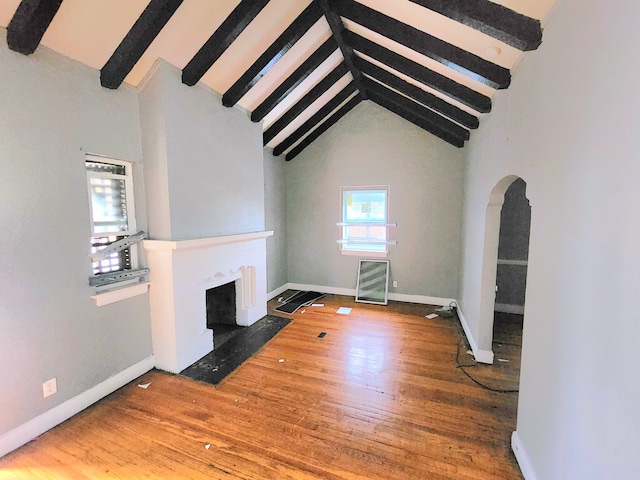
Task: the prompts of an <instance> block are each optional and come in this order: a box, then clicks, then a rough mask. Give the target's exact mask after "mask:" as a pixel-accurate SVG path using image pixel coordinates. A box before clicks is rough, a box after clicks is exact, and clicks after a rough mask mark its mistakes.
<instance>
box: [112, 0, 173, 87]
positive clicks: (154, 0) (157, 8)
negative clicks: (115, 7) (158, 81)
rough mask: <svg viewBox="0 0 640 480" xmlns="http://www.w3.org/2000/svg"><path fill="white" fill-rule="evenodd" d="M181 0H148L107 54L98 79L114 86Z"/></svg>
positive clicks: (117, 85) (171, 14)
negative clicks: (107, 56) (111, 53)
mask: <svg viewBox="0 0 640 480" xmlns="http://www.w3.org/2000/svg"><path fill="white" fill-rule="evenodd" d="M181 4H182V0H151V2H149V5H147V8H145V9H144V11H143V12H142V15H140V18H138V20H136V23H134V24H133V27H131V30H129V33H127V35H126V36H125V37H124V39H123V40H122V42H121V43H120V45H118V48H116V51H115V52H113V55H111V58H110V59H109V60H108V61H107V63H106V64H105V65H104V67H102V70H100V83H101V84H102V86H103V87H105V88H112V89H116V88H118V87H119V86H120V84H121V83H122V82H123V81H124V79H125V77H126V76H127V75H128V74H129V72H130V71H131V69H132V68H133V67H134V66H135V64H136V63H137V62H138V60H140V57H142V55H143V54H144V52H145V51H146V50H147V48H149V45H151V42H153V40H154V39H155V38H156V37H157V36H158V34H159V33H160V31H161V30H162V28H163V27H164V26H165V25H166V24H167V22H168V21H169V19H170V18H171V17H172V16H173V14H174V13H175V11H176V10H177V9H178V7H179V6H180V5H181Z"/></svg>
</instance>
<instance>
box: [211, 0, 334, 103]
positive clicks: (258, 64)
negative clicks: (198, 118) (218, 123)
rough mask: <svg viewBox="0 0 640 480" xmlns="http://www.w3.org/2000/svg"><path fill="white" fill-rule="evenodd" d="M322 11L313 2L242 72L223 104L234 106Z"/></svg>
mask: <svg viewBox="0 0 640 480" xmlns="http://www.w3.org/2000/svg"><path fill="white" fill-rule="evenodd" d="M320 17H322V12H321V11H320V9H319V8H318V5H317V4H316V3H315V2H314V3H311V4H310V5H309V6H308V7H307V8H306V9H305V10H304V11H303V12H302V13H301V14H300V15H299V16H298V18H296V19H295V20H294V21H293V23H292V24H291V25H289V27H287V29H286V30H285V31H284V32H283V33H282V34H281V35H280V36H279V37H278V38H277V39H276V41H275V42H273V43H272V44H271V45H270V46H269V48H267V50H266V51H265V52H264V53H263V54H262V55H260V57H259V58H258V59H257V60H256V61H255V62H254V63H253V65H251V67H249V69H248V70H247V71H246V72H244V73H243V74H242V76H241V77H240V78H239V79H238V80H237V81H236V82H235V83H234V84H233V85H232V86H231V88H229V89H228V90H227V91H226V92H225V94H224V95H223V96H222V104H223V105H224V106H225V107H232V106H234V105H235V104H236V103H238V100H240V99H241V98H242V97H243V96H244V95H245V94H246V93H247V92H248V91H249V90H250V89H251V87H253V86H254V85H255V84H256V83H258V81H260V79H261V78H262V77H264V76H265V75H266V74H267V72H268V71H269V70H271V68H272V67H273V66H274V65H275V64H276V63H277V62H278V61H279V60H280V59H281V58H282V57H283V56H284V55H285V54H286V53H287V52H288V51H289V50H290V49H291V47H293V45H295V43H296V42H297V41H298V40H300V38H302V36H303V35H304V34H305V33H307V31H308V30H309V29H310V28H311V27H312V26H313V24H314V23H316V22H317V21H318V20H320Z"/></svg>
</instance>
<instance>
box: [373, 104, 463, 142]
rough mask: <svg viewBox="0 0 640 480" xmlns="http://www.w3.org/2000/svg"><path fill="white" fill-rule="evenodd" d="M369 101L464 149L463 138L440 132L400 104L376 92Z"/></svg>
mask: <svg viewBox="0 0 640 480" xmlns="http://www.w3.org/2000/svg"><path fill="white" fill-rule="evenodd" d="M369 99H370V100H372V101H373V102H375V103H377V104H378V105H380V106H381V107H383V108H386V109H387V110H389V111H390V112H393V113H395V114H396V115H399V116H400V117H402V118H404V119H405V120H407V121H408V122H411V123H413V124H414V125H416V126H418V127H420V128H422V129H424V130H426V131H428V132H429V133H432V134H433V135H435V136H436V137H438V138H440V139H442V140H444V141H445V142H447V143H450V144H451V145H453V146H454V147H458V148H462V147H463V146H464V140H463V139H462V138H458V137H456V136H454V135H451V134H450V133H449V132H445V131H443V130H440V129H439V128H436V127H434V126H433V125H431V124H430V123H428V122H426V121H425V120H424V119H423V118H422V117H420V116H418V115H415V114H414V113H413V112H411V111H408V110H405V109H404V108H402V107H401V106H399V105H398V104H396V103H394V102H392V101H390V100H389V99H387V98H385V97H383V96H381V95H378V94H377V93H375V92H369Z"/></svg>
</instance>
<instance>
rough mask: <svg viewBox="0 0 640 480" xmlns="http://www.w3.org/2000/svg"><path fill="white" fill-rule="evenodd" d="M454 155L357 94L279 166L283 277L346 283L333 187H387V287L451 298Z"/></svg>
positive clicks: (458, 182) (350, 263)
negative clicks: (346, 109) (283, 200)
mask: <svg viewBox="0 0 640 480" xmlns="http://www.w3.org/2000/svg"><path fill="white" fill-rule="evenodd" d="M462 171H463V163H462V152H461V150H459V149H456V148H454V147H451V146H450V145H448V144H446V143H444V142H443V141H441V140H439V139H438V138H436V137H434V136H433V135H431V134H429V133H427V132H425V131H424V130H422V129H420V128H418V127H416V126H414V125H412V124H410V123H409V122H407V121H405V120H403V119H402V118H400V117H398V116H397V115H395V114H393V113H390V112H388V111H387V110H385V109H383V108H381V107H379V106H377V105H375V104H374V103H372V102H370V101H365V102H363V103H361V104H360V105H358V106H357V107H356V108H355V109H354V110H352V111H351V112H350V113H349V114H347V115H346V116H345V117H344V118H343V119H342V120H341V121H340V122H339V123H338V124H336V125H334V126H333V127H331V128H330V129H329V130H328V131H327V132H325V133H324V134H323V135H322V136H321V137H319V138H318V139H317V140H316V141H315V142H314V143H313V144H311V145H310V146H309V147H307V148H306V149H305V150H304V151H303V152H302V153H301V154H300V155H299V156H298V157H296V158H295V159H294V160H293V161H292V162H289V163H288V164H287V166H286V179H287V242H288V269H289V270H288V271H289V281H290V282H293V283H302V284H311V285H318V286H331V287H342V288H350V289H353V288H355V286H356V270H357V264H358V257H355V256H343V255H341V254H340V252H339V249H338V244H337V243H336V240H337V239H338V234H339V232H338V227H336V222H339V221H340V219H341V213H340V212H341V210H340V186H358V185H389V186H390V193H389V221H390V222H397V224H398V227H397V228H391V229H390V235H389V236H390V238H391V239H395V240H397V241H398V245H397V246H391V247H389V248H390V253H389V260H390V265H391V279H392V280H397V281H398V288H397V289H393V288H391V289H390V291H391V292H394V293H404V294H413V295H427V296H435V297H456V295H457V291H458V290H457V287H458V258H459V248H460V214H461V202H462V192H461V187H462Z"/></svg>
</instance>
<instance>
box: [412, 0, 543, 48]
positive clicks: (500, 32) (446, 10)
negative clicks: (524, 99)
mask: <svg viewBox="0 0 640 480" xmlns="http://www.w3.org/2000/svg"><path fill="white" fill-rule="evenodd" d="M410 1H411V2H413V3H416V4H418V5H420V6H423V7H425V8H428V9H429V10H433V11H434V12H437V13H439V14H440V15H444V16H445V17H448V18H450V19H452V20H455V21H456V22H459V23H462V24H463V25H466V26H468V27H471V28H473V29H475V30H478V31H480V32H482V33H484V34H486V35H489V36H490V37H493V38H495V39H497V40H500V41H501V42H503V43H506V44H507V45H511V46H512V47H515V48H517V49H519V50H522V51H529V50H535V49H536V48H538V47H539V46H540V44H541V43H542V26H541V24H540V20H536V19H533V18H531V17H527V16H525V15H522V14H520V13H517V12H515V11H513V10H511V9H509V8H507V7H504V6H502V5H499V4H497V3H494V2H492V1H490V0H410Z"/></svg>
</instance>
